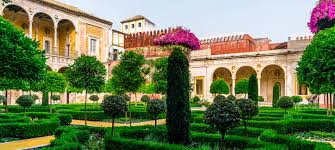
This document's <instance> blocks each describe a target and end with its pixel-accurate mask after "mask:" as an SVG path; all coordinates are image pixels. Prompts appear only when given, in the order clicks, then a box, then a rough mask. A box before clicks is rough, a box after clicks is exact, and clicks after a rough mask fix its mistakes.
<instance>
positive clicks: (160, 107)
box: [147, 99, 166, 128]
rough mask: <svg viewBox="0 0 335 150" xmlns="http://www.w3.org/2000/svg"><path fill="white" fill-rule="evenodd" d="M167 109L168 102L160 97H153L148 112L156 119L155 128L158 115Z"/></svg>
mask: <svg viewBox="0 0 335 150" xmlns="http://www.w3.org/2000/svg"><path fill="white" fill-rule="evenodd" d="M165 111H166V104H165V102H164V101H162V100H159V99H153V100H151V101H149V102H148V106H147V112H148V113H149V114H150V115H151V116H152V117H153V118H154V119H155V128H156V125H157V117H158V115H159V114H161V113H164V112H165Z"/></svg>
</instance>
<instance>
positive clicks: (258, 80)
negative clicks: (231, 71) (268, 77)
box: [257, 76, 261, 96]
mask: <svg viewBox="0 0 335 150" xmlns="http://www.w3.org/2000/svg"><path fill="white" fill-rule="evenodd" d="M257 84H258V96H261V76H257Z"/></svg>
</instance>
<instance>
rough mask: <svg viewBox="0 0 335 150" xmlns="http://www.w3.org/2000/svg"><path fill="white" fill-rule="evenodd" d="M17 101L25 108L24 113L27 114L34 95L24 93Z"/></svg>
mask: <svg viewBox="0 0 335 150" xmlns="http://www.w3.org/2000/svg"><path fill="white" fill-rule="evenodd" d="M16 103H17V104H19V105H20V106H21V107H22V108H23V110H24V115H26V109H27V108H29V107H31V105H33V103H34V101H33V97H32V96H30V95H22V96H20V97H19V98H18V99H17V100H16Z"/></svg>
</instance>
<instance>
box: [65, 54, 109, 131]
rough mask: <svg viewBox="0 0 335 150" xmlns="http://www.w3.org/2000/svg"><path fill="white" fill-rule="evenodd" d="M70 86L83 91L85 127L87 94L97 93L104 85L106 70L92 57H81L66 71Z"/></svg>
mask: <svg viewBox="0 0 335 150" xmlns="http://www.w3.org/2000/svg"><path fill="white" fill-rule="evenodd" d="M66 76H67V78H68V80H69V82H70V85H71V86H72V87H74V88H78V89H85V125H87V112H86V105H87V93H99V92H100V91H101V90H102V88H103V85H104V84H105V76H106V68H105V66H104V65H103V64H102V63H101V62H100V61H99V60H97V58H96V57H94V56H85V55H82V56H80V57H79V58H77V59H76V60H75V62H74V64H73V65H70V67H69V69H67V71H66Z"/></svg>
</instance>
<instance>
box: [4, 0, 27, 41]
mask: <svg viewBox="0 0 335 150" xmlns="http://www.w3.org/2000/svg"><path fill="white" fill-rule="evenodd" d="M2 13H3V17H4V18H5V19H7V20H9V21H10V22H11V23H12V24H13V25H14V26H16V27H17V28H19V29H21V30H23V32H24V33H26V35H28V34H29V12H28V11H27V10H26V9H25V8H24V7H22V6H19V5H16V4H12V3H10V4H7V5H6V6H5V7H4V8H3V10H2Z"/></svg>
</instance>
